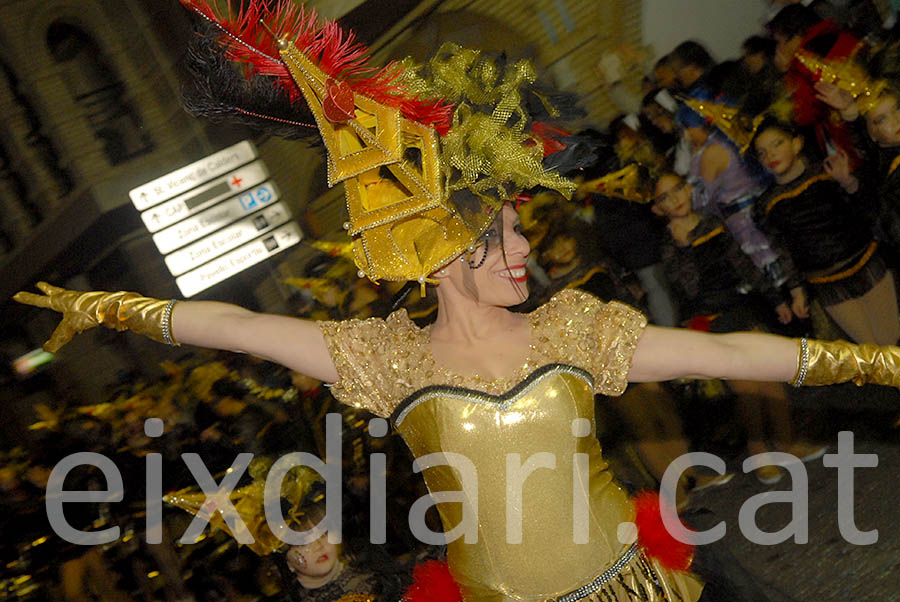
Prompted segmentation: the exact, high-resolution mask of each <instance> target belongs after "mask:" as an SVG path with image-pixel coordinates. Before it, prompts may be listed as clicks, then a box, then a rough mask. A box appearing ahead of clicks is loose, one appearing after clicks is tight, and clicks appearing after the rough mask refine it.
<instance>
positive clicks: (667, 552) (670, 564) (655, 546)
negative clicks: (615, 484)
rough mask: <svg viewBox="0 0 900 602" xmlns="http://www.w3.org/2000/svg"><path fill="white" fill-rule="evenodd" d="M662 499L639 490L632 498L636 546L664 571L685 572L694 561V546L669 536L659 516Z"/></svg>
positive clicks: (656, 494) (654, 494)
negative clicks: (666, 569) (655, 561)
mask: <svg viewBox="0 0 900 602" xmlns="http://www.w3.org/2000/svg"><path fill="white" fill-rule="evenodd" d="M661 504H662V499H661V498H660V496H659V494H658V493H656V492H655V491H642V492H640V493H639V494H637V495H636V496H635V498H634V509H635V519H634V522H635V524H636V525H637V530H638V545H639V546H640V547H641V548H643V549H644V551H645V552H646V553H647V555H648V556H650V557H651V558H655V559H657V560H659V563H660V564H662V565H663V566H664V567H666V568H670V569H674V570H676V571H686V570H688V567H690V566H691V561H692V560H693V558H694V546H693V545H692V544H689V543H682V542H680V541H678V540H677V539H675V538H674V537H672V534H671V533H669V530H668V529H666V525H665V523H663V520H662V514H661V513H660V505H661Z"/></svg>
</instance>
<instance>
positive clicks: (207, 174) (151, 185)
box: [128, 140, 259, 211]
mask: <svg viewBox="0 0 900 602" xmlns="http://www.w3.org/2000/svg"><path fill="white" fill-rule="evenodd" d="M258 156H259V151H257V150H256V146H255V145H254V144H253V143H252V142H250V141H249V140H244V141H242V142H238V143H237V144H235V145H233V146H229V147H228V148H225V149H222V150H220V151H219V152H217V153H214V154H212V155H210V156H208V157H206V158H203V159H200V160H199V161H195V162H193V163H191V164H190V165H185V166H184V167H182V168H180V169H176V170H175V171H173V172H171V173H167V174H166V175H164V176H161V177H159V178H156V179H155V180H152V181H150V182H147V183H146V184H144V185H142V186H138V187H137V188H135V189H134V190H132V191H131V192H129V193H128V196H129V197H130V198H131V202H132V203H134V206H135V207H137V209H138V211H143V210H144V209H148V208H150V207H152V206H154V205H156V204H158V203H161V202H163V201H165V200H168V199H171V198H172V197H175V196H178V195H179V194H181V193H182V192H187V191H188V190H190V189H191V188H194V187H196V186H199V185H200V184H203V183H204V182H208V181H209V180H211V179H212V178H215V177H216V176H220V175H222V174H224V173H228V172H229V171H232V170H234V169H235V168H237V167H240V166H241V165H243V164H245V163H249V162H250V161H252V160H253V159H255V158H256V157H258Z"/></svg>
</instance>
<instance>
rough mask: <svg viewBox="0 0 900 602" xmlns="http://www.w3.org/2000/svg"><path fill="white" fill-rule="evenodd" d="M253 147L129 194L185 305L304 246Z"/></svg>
mask: <svg viewBox="0 0 900 602" xmlns="http://www.w3.org/2000/svg"><path fill="white" fill-rule="evenodd" d="M258 156H259V153H258V152H257V150H256V147H255V146H254V145H253V143H252V142H250V141H249V140H245V141H243V142H239V143H238V144H235V145H234V146H230V147H228V148H226V149H224V150H221V151H219V152H217V153H215V154H212V155H210V156H208V157H206V158H205V159H201V160H199V161H195V162H194V163H191V164H190V165H186V166H185V167H182V168H180V169H176V170H175V171H173V172H172V173H169V174H166V175H164V176H162V177H159V178H156V179H155V180H153V181H152V182H148V183H147V184H144V185H142V186H138V187H137V188H135V189H133V190H132V191H131V192H129V193H128V196H129V197H130V198H131V202H132V203H134V206H135V207H137V209H138V211H140V212H141V219H142V220H143V222H144V225H146V226H147V230H149V231H150V232H151V233H152V234H153V243H154V244H155V245H156V248H157V249H159V252H160V253H162V254H163V255H165V256H166V257H165V260H166V266H168V268H169V271H170V272H171V273H172V275H173V276H177V278H176V279H175V283H176V284H177V285H178V288H180V289H181V292H182V294H183V295H184V296H185V297H190V296H192V295H196V294H197V293H199V292H200V291H203V290H206V289H207V288H209V287H211V286H213V285H214V284H217V283H219V282H222V281H223V280H226V279H228V278H230V277H231V276H233V275H235V274H237V273H238V272H240V271H242V270H245V269H247V268H249V267H250V266H252V265H256V264H257V263H259V262H260V261H263V260H264V259H266V258H267V257H269V256H271V255H274V254H275V253H278V252H280V251H282V250H284V249H286V248H288V247H290V246H293V245H295V244H297V243H298V242H300V237H301V230H300V226H299V225H298V224H297V223H296V222H292V221H290V219H291V212H290V209H288V208H287V206H286V205H285V204H284V203H282V202H279V201H280V198H281V195H280V193H279V191H278V187H277V186H276V185H275V183H274V182H272V181H271V180H269V170H268V169H267V168H266V165H265V164H264V163H263V162H262V161H261V160H259V159H257V157H258Z"/></svg>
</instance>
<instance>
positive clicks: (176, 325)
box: [13, 282, 338, 382]
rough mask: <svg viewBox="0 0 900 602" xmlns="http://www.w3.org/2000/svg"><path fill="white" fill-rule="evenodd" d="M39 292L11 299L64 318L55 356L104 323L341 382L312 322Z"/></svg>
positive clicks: (192, 304) (198, 305)
mask: <svg viewBox="0 0 900 602" xmlns="http://www.w3.org/2000/svg"><path fill="white" fill-rule="evenodd" d="M37 288H38V289H39V290H40V291H41V293H43V294H40V295H38V294H35V293H30V292H19V293H16V294H15V295H14V296H13V299H15V300H16V301H18V302H19V303H24V304H26V305H33V306H35V307H41V308H46V309H51V310H53V311H56V312H59V313H61V314H62V320H60V322H59V324H58V325H57V327H56V330H54V331H53V334H52V335H50V338H49V340H47V342H46V343H44V349H46V350H47V351H51V352H54V353H55V352H56V351H58V350H59V349H60V348H61V347H63V346H64V345H65V344H66V343H68V342H69V341H70V340H71V339H72V337H74V336H75V335H76V334H78V333H80V332H83V331H85V330H87V329H89V328H95V327H97V326H99V325H101V324H102V325H104V326H106V327H108V328H113V329H115V330H131V331H132V332H135V333H137V334H141V335H144V336H146V337H148V338H151V339H153V340H155V341H160V342H165V343H168V344H176V343H187V344H189V345H197V346H200V347H208V348H210V349H224V350H227V351H237V352H242V353H249V354H252V355H255V356H257V357H261V358H263V359H267V360H271V361H273V362H277V363H279V364H282V365H283V366H286V367H288V368H290V369H292V370H295V371H297V372H300V373H302V374H306V375H307V376H311V377H313V378H317V379H319V380H323V381H325V382H335V381H336V380H337V379H338V375H337V370H336V369H335V367H334V363H333V362H332V361H331V356H330V355H329V353H328V348H327V346H326V344H325V338H324V337H323V335H322V332H321V331H320V330H319V328H318V326H317V325H316V324H315V323H314V322H310V321H307V320H301V319H298V318H290V317H287V316H276V315H272V314H261V313H255V312H252V311H249V310H246V309H244V308H242V307H238V306H236V305H229V304H227V303H217V302H213V301H178V302H175V301H172V300H169V301H166V300H160V299H153V298H151V297H144V296H142V295H139V294H138V293H131V292H126V291H118V292H114V293H109V292H105V291H90V292H80V291H71V290H67V289H64V288H60V287H58V286H53V285H52V284H48V283H46V282H38V283H37Z"/></svg>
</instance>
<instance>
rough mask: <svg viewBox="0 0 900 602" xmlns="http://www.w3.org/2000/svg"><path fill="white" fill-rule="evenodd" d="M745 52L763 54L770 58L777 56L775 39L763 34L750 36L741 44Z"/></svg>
mask: <svg viewBox="0 0 900 602" xmlns="http://www.w3.org/2000/svg"><path fill="white" fill-rule="evenodd" d="M741 49H742V50H743V51H744V54H762V55H763V56H765V57H766V58H767V59H768V60H772V59H774V58H775V40H773V39H772V38H766V37H763V36H750V37H749V38H747V39H746V40H744V43H743V44H741Z"/></svg>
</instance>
